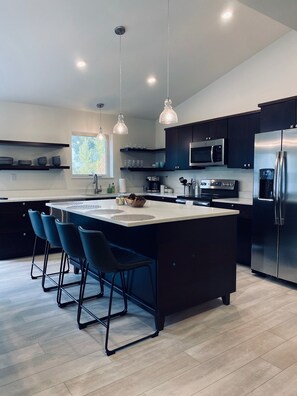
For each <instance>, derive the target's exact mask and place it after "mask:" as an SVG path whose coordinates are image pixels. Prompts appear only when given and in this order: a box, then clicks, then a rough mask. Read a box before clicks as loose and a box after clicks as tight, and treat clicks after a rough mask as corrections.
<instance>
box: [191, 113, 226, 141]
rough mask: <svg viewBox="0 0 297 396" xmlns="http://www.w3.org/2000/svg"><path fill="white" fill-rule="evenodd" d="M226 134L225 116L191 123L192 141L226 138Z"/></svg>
mask: <svg viewBox="0 0 297 396" xmlns="http://www.w3.org/2000/svg"><path fill="white" fill-rule="evenodd" d="M227 134H228V119H227V117H226V118H220V119H214V120H208V121H201V122H197V123H195V124H193V142H199V141H202V140H213V139H220V138H226V137H227Z"/></svg>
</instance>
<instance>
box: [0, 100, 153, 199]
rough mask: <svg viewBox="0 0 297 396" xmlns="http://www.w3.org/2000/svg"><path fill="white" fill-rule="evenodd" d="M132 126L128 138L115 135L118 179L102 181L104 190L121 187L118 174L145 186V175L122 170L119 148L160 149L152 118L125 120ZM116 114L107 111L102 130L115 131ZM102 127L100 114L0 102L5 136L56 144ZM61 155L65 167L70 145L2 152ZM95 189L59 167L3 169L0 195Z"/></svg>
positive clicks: (3, 149)
mask: <svg viewBox="0 0 297 396" xmlns="http://www.w3.org/2000/svg"><path fill="white" fill-rule="evenodd" d="M125 122H126V124H127V126H128V128H129V134H128V135H127V136H113V154H114V169H113V171H114V178H113V179H106V180H102V182H101V184H102V186H103V187H104V190H105V189H106V187H107V186H108V184H109V183H111V182H113V181H114V182H115V184H116V186H117V185H118V179H119V177H126V176H127V185H128V187H131V186H136V187H138V188H142V185H143V184H144V174H143V173H132V172H131V173H130V172H121V171H120V166H121V165H122V161H123V158H124V157H123V154H122V153H120V151H119V150H120V148H121V147H124V146H126V145H129V144H137V145H145V146H146V147H155V124H154V122H153V121H148V120H141V119H135V118H128V117H127V118H125ZM115 123H116V117H115V116H112V115H106V114H104V113H102V128H103V131H104V132H105V133H110V132H111V131H112V128H113V126H114V124H115ZM98 128H99V113H98V112H86V111H74V110H69V109H63V108H58V107H47V106H37V105H29V104H22V103H10V102H0V139H3V140H23V141H37V142H52V143H69V144H70V142H71V133H72V131H79V132H97V131H98ZM56 154H59V155H61V159H62V165H63V164H67V165H70V164H71V151H70V148H65V149H63V150H58V151H57V150H53V149H48V148H47V149H46V148H32V147H24V146H22V147H18V148H14V147H13V146H1V145H0V155H1V156H11V157H14V158H15V160H17V159H33V158H37V157H39V156H41V155H46V156H47V157H48V158H50V157H51V156H53V155H56ZM48 190H51V193H55V192H61V193H66V194H71V193H72V192H75V193H76V192H82V193H84V192H91V191H92V184H91V178H90V179H88V180H86V179H74V178H72V176H71V170H54V171H0V191H1V196H25V195H27V196H32V195H38V194H40V192H43V193H47V191H48Z"/></svg>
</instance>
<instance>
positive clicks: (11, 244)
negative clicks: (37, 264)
mask: <svg viewBox="0 0 297 396" xmlns="http://www.w3.org/2000/svg"><path fill="white" fill-rule="evenodd" d="M45 203H46V201H32V202H31V201H30V202H29V201H26V202H3V203H1V204H0V259H1V260H5V259H10V258H15V257H25V256H30V255H31V254H32V251H33V243H34V239H35V234H34V232H33V229H32V226H31V221H30V219H29V215H28V209H34V210H38V211H39V212H48V210H47V207H46V206H45ZM43 252H44V243H42V241H39V243H38V245H37V254H42V253H43Z"/></svg>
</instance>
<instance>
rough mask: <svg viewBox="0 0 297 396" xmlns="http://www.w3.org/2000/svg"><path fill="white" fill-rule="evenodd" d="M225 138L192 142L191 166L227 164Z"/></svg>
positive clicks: (190, 151)
mask: <svg viewBox="0 0 297 396" xmlns="http://www.w3.org/2000/svg"><path fill="white" fill-rule="evenodd" d="M225 157H226V156H225V139H216V140H205V141H203V142H192V143H190V150H189V165H190V166H214V165H217V166H218V165H225Z"/></svg>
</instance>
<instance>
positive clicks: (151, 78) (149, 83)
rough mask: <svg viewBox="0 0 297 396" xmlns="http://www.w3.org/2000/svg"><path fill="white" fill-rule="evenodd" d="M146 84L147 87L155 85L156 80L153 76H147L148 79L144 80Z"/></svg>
mask: <svg viewBox="0 0 297 396" xmlns="http://www.w3.org/2000/svg"><path fill="white" fill-rule="evenodd" d="M146 82H147V83H148V85H155V84H156V82H157V79H156V77H154V76H149V77H148V78H147V79H146Z"/></svg>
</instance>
